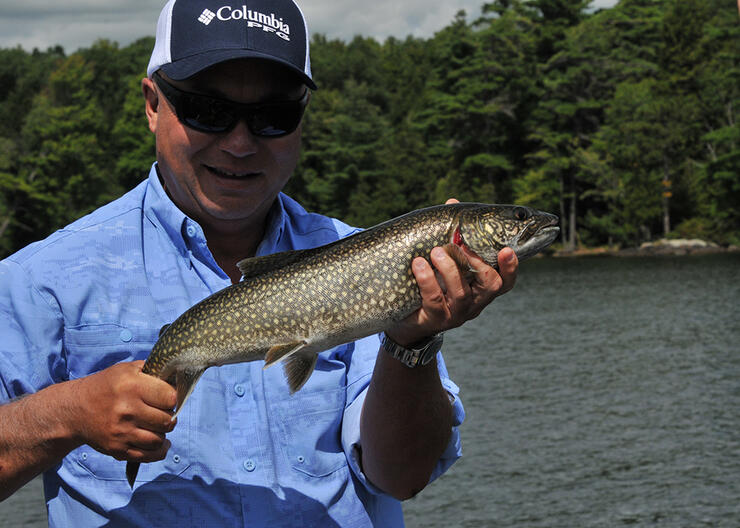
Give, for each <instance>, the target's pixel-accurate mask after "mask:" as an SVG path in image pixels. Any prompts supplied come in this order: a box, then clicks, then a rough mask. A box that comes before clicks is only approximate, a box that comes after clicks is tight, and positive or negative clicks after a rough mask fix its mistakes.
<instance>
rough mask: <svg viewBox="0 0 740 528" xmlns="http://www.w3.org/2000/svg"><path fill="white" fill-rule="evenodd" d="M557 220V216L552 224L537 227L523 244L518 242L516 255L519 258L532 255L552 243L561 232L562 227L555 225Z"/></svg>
mask: <svg viewBox="0 0 740 528" xmlns="http://www.w3.org/2000/svg"><path fill="white" fill-rule="evenodd" d="M557 222H558V219H557V217H555V218H553V220H552V223H551V224H549V225H546V226H543V227H540V228H539V229H537V231H535V232H534V234H533V235H532V236H531V237H529V238H528V239H527V241H526V242H524V243H523V244H521V245H518V244H517V249H516V255H517V257H518V258H519V260H523V259H525V258H528V257H531V256H532V255H535V254H537V253H539V252H540V251H542V250H543V249H544V248H546V247H547V246H549V245H550V244H552V243H553V241H554V240H555V239H556V238H557V236H558V234H559V233H560V227H558V226H557V225H553V224H557Z"/></svg>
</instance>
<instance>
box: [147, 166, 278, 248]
mask: <svg viewBox="0 0 740 528" xmlns="http://www.w3.org/2000/svg"><path fill="white" fill-rule="evenodd" d="M149 188H150V189H151V191H152V192H151V193H147V198H146V201H147V203H145V204H144V207H145V212H146V214H147V215H148V216H149V215H153V216H154V218H151V216H150V219H151V220H152V221H154V222H155V223H156V224H159V225H161V226H162V227H163V228H164V229H165V231H166V233H167V236H168V237H169V238H170V240H172V242H173V243H174V244H175V246H176V247H177V248H178V250H180V251H181V252H183V253H186V252H187V251H188V249H189V246H190V247H192V245H193V242H192V239H193V238H194V235H196V234H197V235H198V236H199V237H200V238H203V242H204V243H205V239H204V237H203V230H202V229H201V227H200V225H198V223H197V222H196V221H195V220H193V219H191V218H189V217H188V216H187V215H186V214H185V213H183V212H182V211H181V210H180V209H179V208H178V207H177V206H176V205H175V203H174V202H173V201H172V200H171V199H170V197H169V196H168V195H167V192H166V191H165V190H164V187H163V186H162V182H161V181H160V179H159V174H158V173H157V164H156V163H154V164H153V165H152V168H151V169H150V171H149ZM285 198H286V197H285V195H284V194H283V193H280V194H279V195H278V197H277V199H276V200H275V203H274V204H273V206H272V208H271V209H270V213H269V214H268V216H267V225H266V226H265V234H264V237H263V238H262V242H260V244H259V245H258V246H257V252H256V255H258V256H259V255H268V254H270V253H274V252H275V251H276V250H277V248H278V246H279V243H280V240H281V238H282V236H283V232H284V231H285V226H286V222H287V221H288V220H287V216H288V215H287V212H286V209H285V204H284V201H285ZM155 218H156V220H155ZM193 230H195V231H196V233H194V232H193ZM189 240H190V242H189Z"/></svg>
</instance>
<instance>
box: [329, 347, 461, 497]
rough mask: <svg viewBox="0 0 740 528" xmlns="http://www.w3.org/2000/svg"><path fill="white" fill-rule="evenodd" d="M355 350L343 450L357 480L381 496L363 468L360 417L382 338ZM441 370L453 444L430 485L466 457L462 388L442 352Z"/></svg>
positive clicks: (433, 473) (439, 364)
mask: <svg viewBox="0 0 740 528" xmlns="http://www.w3.org/2000/svg"><path fill="white" fill-rule="evenodd" d="M354 347H355V348H354V351H353V353H352V356H351V359H350V365H349V369H348V377H347V406H346V407H345V410H344V418H343V421H342V448H343V449H344V452H345V455H346V456H347V460H348V462H349V467H350V469H351V470H352V473H353V474H354V475H355V477H356V478H357V480H359V481H360V482H361V483H362V484H363V485H364V486H365V487H366V488H367V490H368V491H369V492H370V493H372V494H375V495H380V494H384V492H383V491H381V490H380V489H379V488H377V487H376V486H374V485H373V484H372V483H371V482H370V481H369V480H368V479H367V477H366V476H365V474H364V473H363V472H362V470H361V469H360V449H359V446H360V415H361V414H362V405H363V403H364V402H365V396H366V395H367V389H368V386H369V385H370V377H371V376H372V373H373V369H374V367H375V359H376V357H377V355H378V350H379V349H380V338H379V336H378V335H373V336H370V337H366V338H364V339H361V340H359V341H356V342H355V343H354ZM437 367H438V370H439V375H440V379H441V380H442V386H443V387H444V388H445V390H446V391H447V393H448V394H449V397H450V401H451V403H452V409H453V424H452V425H453V428H452V435H451V436H450V441H449V443H448V444H447V447H446V448H445V450H444V452H443V453H442V456H441V457H440V459H439V461H438V462H437V466H436V467H435V468H434V471H433V472H432V476H431V478H430V479H429V482H432V481H433V480H435V479H436V478H437V477H439V476H440V475H442V474H443V473H444V472H445V471H447V469H449V467H450V466H452V464H453V463H454V462H455V461H456V460H457V459H458V458H460V457H461V456H462V449H461V445H460V431H459V426H460V425H461V424H462V422H463V420H464V419H465V410H464V409H463V405H462V402H461V401H460V397H459V392H460V389H459V388H458V386H457V385H455V383H453V382H452V380H450V379H449V374H448V373H447V367H446V366H445V363H444V359H443V358H442V354H441V353H438V354H437Z"/></svg>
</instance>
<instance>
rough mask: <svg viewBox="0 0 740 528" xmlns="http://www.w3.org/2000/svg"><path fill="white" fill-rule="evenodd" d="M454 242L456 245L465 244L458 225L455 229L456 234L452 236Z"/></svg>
mask: <svg viewBox="0 0 740 528" xmlns="http://www.w3.org/2000/svg"><path fill="white" fill-rule="evenodd" d="M452 243H453V244H455V245H456V246H460V247H462V246H463V239H462V233H460V228H459V227H458V228H457V229H455V234H454V235H453V236H452Z"/></svg>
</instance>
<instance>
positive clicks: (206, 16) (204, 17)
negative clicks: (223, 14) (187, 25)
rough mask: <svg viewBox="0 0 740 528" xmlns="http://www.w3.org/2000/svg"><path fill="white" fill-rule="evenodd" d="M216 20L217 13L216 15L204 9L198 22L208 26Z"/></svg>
mask: <svg viewBox="0 0 740 528" xmlns="http://www.w3.org/2000/svg"><path fill="white" fill-rule="evenodd" d="M214 18H216V13H214V12H213V11H211V10H210V9H204V10H203V12H202V13H201V14H200V16H199V17H198V22H202V23H203V24H205V25H206V26H207V25H208V24H210V23H211V21H212V20H213V19H214Z"/></svg>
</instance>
